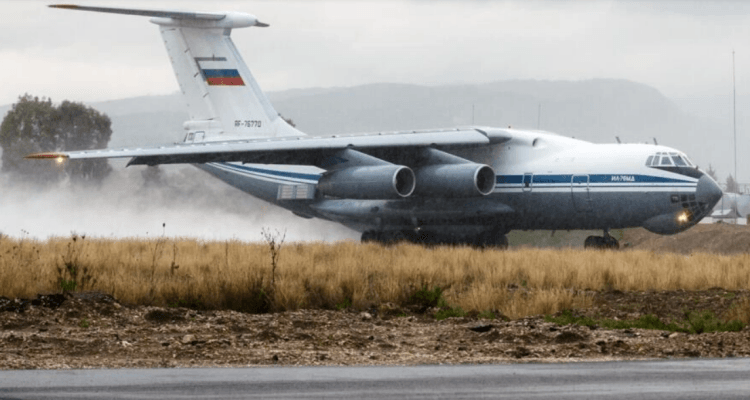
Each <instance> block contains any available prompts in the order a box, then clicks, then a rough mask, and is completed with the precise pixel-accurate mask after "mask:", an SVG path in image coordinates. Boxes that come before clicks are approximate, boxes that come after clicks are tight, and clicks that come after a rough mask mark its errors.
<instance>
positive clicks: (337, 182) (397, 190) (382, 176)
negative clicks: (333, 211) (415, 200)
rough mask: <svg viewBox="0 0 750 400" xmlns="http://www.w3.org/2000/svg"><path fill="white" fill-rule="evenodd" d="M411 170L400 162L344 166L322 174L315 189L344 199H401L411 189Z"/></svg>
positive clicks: (409, 192)
mask: <svg viewBox="0 0 750 400" xmlns="http://www.w3.org/2000/svg"><path fill="white" fill-rule="evenodd" d="M415 182H416V179H415V178H414V172H413V171H412V170H411V169H410V168H408V167H404V166H401V165H377V166H368V167H355V168H346V169H342V170H338V171H331V172H327V173H325V174H323V176H322V177H321V178H320V181H319V182H318V192H319V193H321V194H324V195H328V196H333V197H340V198H345V199H400V198H403V197H408V196H410V195H411V194H412V192H414V186H415Z"/></svg>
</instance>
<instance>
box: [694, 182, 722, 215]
mask: <svg viewBox="0 0 750 400" xmlns="http://www.w3.org/2000/svg"><path fill="white" fill-rule="evenodd" d="M723 194H724V193H723V192H722V191H721V188H720V187H719V185H718V184H717V183H716V182H715V181H714V180H713V179H711V177H710V176H708V175H707V174H703V176H701V178H700V179H698V187H697V188H696V189H695V198H696V200H698V202H699V203H706V204H707V205H708V209H709V210H710V209H712V208H714V206H715V205H716V203H718V202H719V200H720V199H721V196H722V195H723Z"/></svg>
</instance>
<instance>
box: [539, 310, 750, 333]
mask: <svg viewBox="0 0 750 400" xmlns="http://www.w3.org/2000/svg"><path fill="white" fill-rule="evenodd" d="M544 320H545V321H547V322H554V323H556V324H558V325H570V324H575V325H581V326H588V327H602V328H608V329H655V330H660V331H669V332H683V333H707V332H738V331H741V330H742V329H743V328H744V327H745V324H744V323H742V322H740V321H737V320H732V321H722V320H720V319H718V318H716V316H715V315H714V314H713V313H712V312H711V311H703V312H697V311H693V312H689V313H686V315H685V319H683V320H682V321H677V322H669V323H667V322H664V321H662V320H661V319H659V317H657V316H656V315H653V314H648V315H643V316H641V317H640V318H638V319H630V320H615V319H608V318H599V319H596V318H591V317H584V316H575V315H573V312H572V311H571V310H564V311H562V312H561V313H560V314H559V315H557V316H551V315H548V316H546V317H544Z"/></svg>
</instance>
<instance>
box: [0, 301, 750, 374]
mask: <svg viewBox="0 0 750 400" xmlns="http://www.w3.org/2000/svg"><path fill="white" fill-rule="evenodd" d="M747 296H748V293H745V292H727V291H723V290H719V289H716V290H711V291H705V292H655V293H623V292H616V291H615V292H606V293H597V294H594V303H595V306H594V307H593V308H592V309H589V310H586V311H585V313H586V314H587V315H592V316H598V317H605V318H620V319H631V318H638V317H639V316H640V315H643V314H646V313H654V314H656V315H658V316H659V317H660V318H665V319H669V318H671V317H679V316H680V315H679V314H680V313H681V312H682V311H680V310H684V309H685V307H686V306H689V307H690V309H693V310H695V309H700V310H704V309H705V310H712V311H713V312H715V313H716V314H717V315H719V314H721V313H723V312H725V311H726V309H727V308H728V307H729V305H730V304H731V302H732V301H733V300H736V299H738V298H740V297H747ZM0 309H1V310H3V311H2V312H0V318H1V319H0V321H2V322H1V323H2V326H1V327H0V328H1V329H0V365H1V366H2V368H3V369H35V368H43V369H68V368H120V367H131V368H133V367H139V368H141V367H198V366H203V367H205V366H248V365H373V364H402V365H409V364H442V363H497V362H532V361H535V362H557V361H594V360H621V359H647V358H671V357H743V356H750V329H748V328H746V329H745V330H743V331H741V332H731V333H704V334H684V333H669V332H666V331H657V330H643V329H625V330H611V329H603V328H598V327H593V328H589V327H583V326H577V325H566V326H560V325H558V324H555V323H551V322H545V320H544V319H543V318H541V317H536V318H526V319H521V320H515V321H507V320H503V319H502V318H496V319H493V320H486V319H478V318H476V317H462V318H450V319H447V320H443V321H436V320H435V318H434V317H433V316H432V315H431V313H430V311H428V312H427V313H426V314H413V315H407V316H403V313H404V310H400V309H398V308H396V307H392V308H389V307H388V306H385V307H381V309H380V310H371V311H370V312H355V311H347V310H344V311H324V310H305V311H297V312H285V313H278V314H261V315H254V314H243V313H237V312H233V311H195V310H189V309H184V308H177V309H173V308H167V309H165V308H156V307H128V306H124V305H121V304H119V303H118V302H117V301H115V300H114V299H112V298H111V297H109V296H107V295H103V294H99V293H81V294H75V295H66V296H63V295H51V296H39V297H38V298H37V299H34V300H33V301H18V300H8V299H0Z"/></svg>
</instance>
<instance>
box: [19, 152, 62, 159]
mask: <svg viewBox="0 0 750 400" xmlns="http://www.w3.org/2000/svg"><path fill="white" fill-rule="evenodd" d="M24 158H26V159H29V160H50V159H55V160H64V159H67V158H68V155H67V154H63V153H33V154H29V155H27V156H25V157H24Z"/></svg>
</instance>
